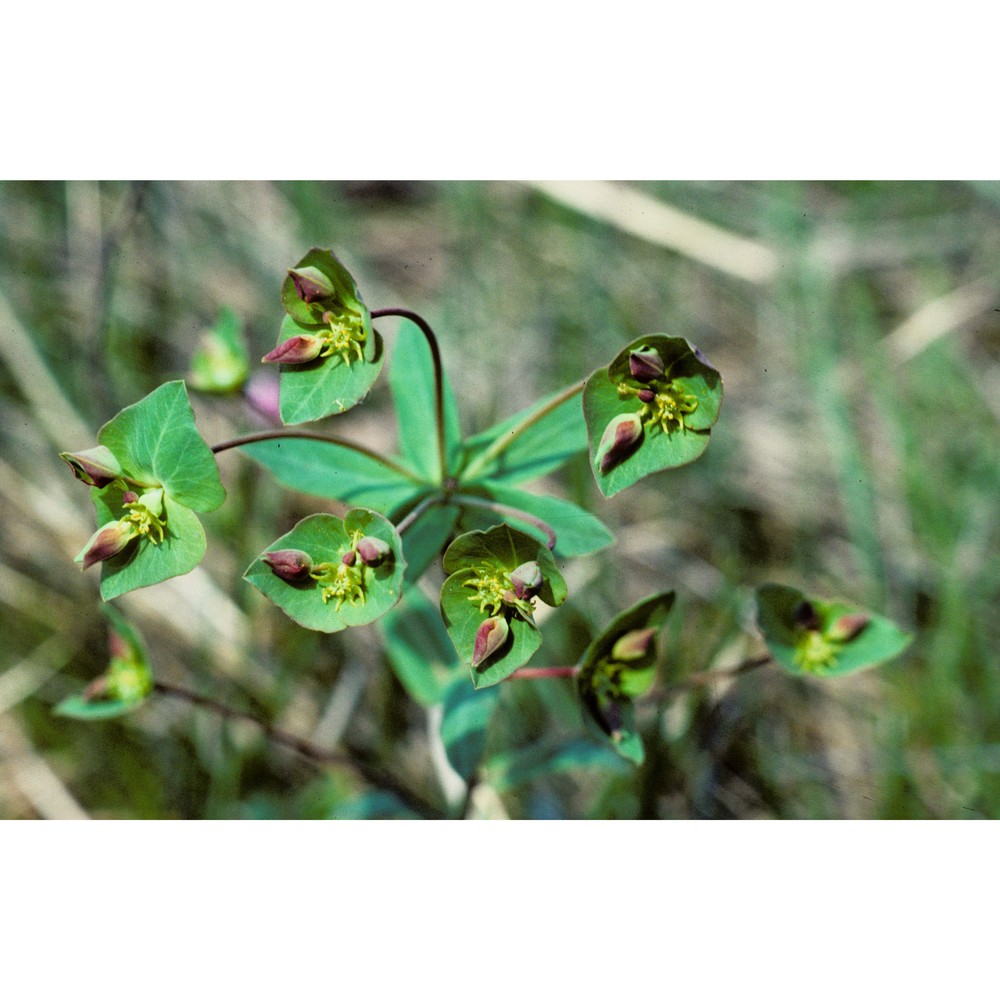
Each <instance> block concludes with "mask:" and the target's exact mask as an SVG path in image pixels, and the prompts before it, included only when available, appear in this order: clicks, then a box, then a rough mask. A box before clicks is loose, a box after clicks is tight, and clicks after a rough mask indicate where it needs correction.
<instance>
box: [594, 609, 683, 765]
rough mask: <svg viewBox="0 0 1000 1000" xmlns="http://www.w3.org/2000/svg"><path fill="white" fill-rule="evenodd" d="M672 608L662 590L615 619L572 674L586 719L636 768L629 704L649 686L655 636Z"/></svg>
mask: <svg viewBox="0 0 1000 1000" xmlns="http://www.w3.org/2000/svg"><path fill="white" fill-rule="evenodd" d="M673 604H674V592H673V591H664V592H661V593H658V594H653V595H651V596H650V597H647V598H645V599H644V600H642V601H640V602H639V603H638V604H635V605H633V606H632V607H631V608H628V609H627V610H625V611H623V612H622V613H621V614H619V615H616V616H615V618H614V619H612V621H611V623H610V624H609V625H608V626H607V627H606V628H604V629H603V630H602V631H601V632H600V634H598V635H597V636H596V637H595V638H594V640H593V641H592V642H591V643H590V645H589V646H588V647H587V649H586V650H585V651H584V654H583V657H582V659H581V660H580V669H579V671H578V672H577V675H576V684H577V691H578V693H579V695H580V701H581V703H582V704H583V707H584V709H585V711H586V713H587V716H588V718H589V719H590V720H591V721H592V722H593V723H594V724H595V725H596V727H597V729H598V730H599V731H600V732H601V733H602V734H603V735H604V737H605V738H606V739H608V741H609V743H610V745H611V746H612V747H613V748H614V750H615V751H617V752H618V753H620V754H621V755H622V756H623V757H626V758H627V759H628V760H631V761H632V762H633V763H635V764H641V763H642V760H643V756H644V751H643V747H642V740H641V739H640V737H639V734H638V733H637V732H636V729H635V708H634V705H633V702H632V699H633V698H634V697H636V696H638V695H640V694H642V693H644V692H645V691H646V690H647V689H648V688H649V687H650V685H651V684H652V683H653V680H654V676H655V671H656V656H657V650H656V644H655V633H656V631H657V630H658V629H659V628H660V627H661V626H662V624H663V621H664V619H665V618H666V617H667V615H668V614H669V613H670V609H671V608H672V607H673Z"/></svg>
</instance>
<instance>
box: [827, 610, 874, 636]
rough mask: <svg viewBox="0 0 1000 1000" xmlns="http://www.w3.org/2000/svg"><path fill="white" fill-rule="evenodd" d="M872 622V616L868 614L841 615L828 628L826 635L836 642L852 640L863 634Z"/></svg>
mask: <svg viewBox="0 0 1000 1000" xmlns="http://www.w3.org/2000/svg"><path fill="white" fill-rule="evenodd" d="M870 622H871V617H870V616H869V615H866V614H861V613H859V614H853V615H841V616H840V618H838V619H837V620H836V621H835V622H834V623H833V624H832V625H831V626H830V628H829V629H827V633H826V637H827V639H832V640H833V641H834V642H850V641H851V640H852V639H856V638H857V637H858V636H859V635H861V633H862V632H863V631H864V630H865V629H866V628H867V627H868V625H869V623H870Z"/></svg>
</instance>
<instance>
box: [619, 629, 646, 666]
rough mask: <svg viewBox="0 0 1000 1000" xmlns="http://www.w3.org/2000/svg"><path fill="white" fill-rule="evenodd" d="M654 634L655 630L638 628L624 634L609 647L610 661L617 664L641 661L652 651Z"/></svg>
mask: <svg viewBox="0 0 1000 1000" xmlns="http://www.w3.org/2000/svg"><path fill="white" fill-rule="evenodd" d="M656 632H657V630H656V629H655V628H640V629H635V630H634V631H632V632H626V633H625V634H624V635H623V636H621V637H620V638H619V639H618V641H617V642H615V644H614V646H612V647H611V659H612V660H617V661H618V662H619V663H629V662H631V661H632V660H641V659H642V658H643V657H645V656H647V655H648V654H649V653H650V652H651V651H652V649H653V641H654V640H655V638H656Z"/></svg>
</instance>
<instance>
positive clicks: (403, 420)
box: [389, 321, 462, 482]
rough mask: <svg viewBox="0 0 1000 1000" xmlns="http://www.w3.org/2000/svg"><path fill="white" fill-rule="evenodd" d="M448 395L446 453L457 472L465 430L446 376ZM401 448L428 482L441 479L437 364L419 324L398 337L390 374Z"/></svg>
mask: <svg viewBox="0 0 1000 1000" xmlns="http://www.w3.org/2000/svg"><path fill="white" fill-rule="evenodd" d="M442 379H443V385H442V390H443V396H444V429H445V452H446V458H447V462H448V468H449V470H453V469H454V468H455V466H456V463H457V462H458V457H459V455H460V454H461V450H462V428H461V425H460V424H459V419H458V405H457V403H456V402H455V395H454V393H453V392H452V389H451V385H450V384H449V382H448V378H447V375H446V374H445V373H442ZM389 386H390V388H391V390H392V400H393V405H394V407H395V409H396V421H397V424H398V426H399V448H400V452H401V454H402V456H403V458H404V459H405V460H406V461H407V462H408V463H409V464H410V465H411V466H413V468H414V469H415V470H416V471H417V472H418V473H419V474H420V475H421V476H423V477H424V478H425V479H426V480H428V481H429V482H438V481H439V480H440V462H439V456H438V444H437V420H436V417H435V412H436V411H435V394H434V392H435V391H434V365H433V360H432V356H431V350H430V346H429V345H428V343H427V340H426V339H425V338H424V336H423V334H422V333H421V332H420V329H419V328H418V327H417V326H416V324H414V323H412V322H409V321H408V322H406V323H403V324H402V325H401V326H400V328H399V333H398V334H397V335H396V342H395V344H394V345H393V349H392V363H391V366H390V371H389Z"/></svg>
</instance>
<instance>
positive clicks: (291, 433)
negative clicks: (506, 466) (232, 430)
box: [212, 427, 423, 483]
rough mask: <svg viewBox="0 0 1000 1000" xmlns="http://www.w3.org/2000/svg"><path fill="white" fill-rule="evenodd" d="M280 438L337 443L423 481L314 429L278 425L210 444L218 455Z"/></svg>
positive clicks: (368, 451)
mask: <svg viewBox="0 0 1000 1000" xmlns="http://www.w3.org/2000/svg"><path fill="white" fill-rule="evenodd" d="M282 438H304V439H305V440H307V441H321V442H323V443H324V444H335V445H339V446H340V447H341V448H347V449H348V450H349V451H356V452H357V453H358V454H359V455H364V456H365V457H366V458H370V459H371V460H372V461H373V462H378V463H379V465H384V466H385V467H386V468H387V469H392V471H393V472H395V473H398V474H399V475H400V476H405V477H406V478H407V479H409V480H411V481H412V482H414V483H421V482H423V480H422V479H420V477H419V476H416V475H414V474H413V473H412V472H410V470H409V469H404V468H403V466H401V465H397V464H396V463H395V462H394V461H392V459H390V458H385V457H384V456H383V455H380V454H378V452H375V451H372V450H371V449H369V448H366V447H365V446H364V445H363V444H355V443H354V442H353V441H345V440H344V439H343V438H339V437H333V435H331V434H318V433H317V432H316V431H300V430H295V429H294V428H289V427H279V428H276V429H275V430H270V431H255V432H254V433H252V434H243V435H241V436H240V437H235V438H231V439H230V440H229V441H222V442H220V443H219V444H214V445H212V452H213V453H214V454H216V455H218V453H219V452H220V451H227V450H228V449H229V448H242V447H243V445H247V444H256V443H257V442H258V441H280V440H281V439H282Z"/></svg>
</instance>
